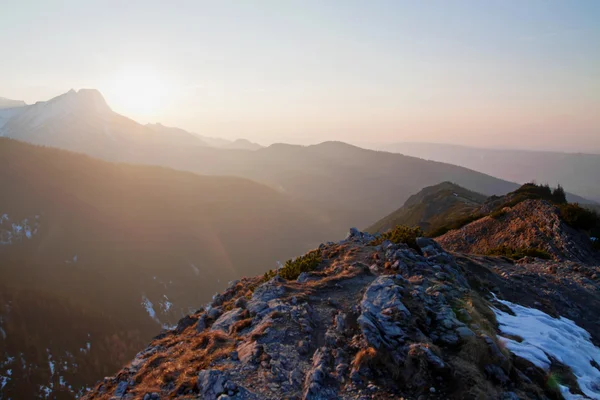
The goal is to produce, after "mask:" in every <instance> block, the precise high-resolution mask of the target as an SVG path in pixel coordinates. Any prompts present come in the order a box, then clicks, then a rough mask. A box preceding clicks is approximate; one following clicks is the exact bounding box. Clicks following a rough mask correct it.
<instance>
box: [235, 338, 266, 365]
mask: <svg viewBox="0 0 600 400" xmlns="http://www.w3.org/2000/svg"><path fill="white" fill-rule="evenodd" d="M263 352H264V347H263V345H261V344H258V343H256V342H246V343H242V344H241V345H239V346H238V348H237V353H238V358H239V359H240V361H241V362H242V363H243V364H249V363H256V362H257V361H258V357H260V355H262V353H263Z"/></svg>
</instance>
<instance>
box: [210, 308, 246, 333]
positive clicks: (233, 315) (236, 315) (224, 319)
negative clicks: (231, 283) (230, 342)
mask: <svg viewBox="0 0 600 400" xmlns="http://www.w3.org/2000/svg"><path fill="white" fill-rule="evenodd" d="M243 312H244V310H242V309H241V308H234V309H233V310H231V311H227V312H226V313H225V314H223V315H221V316H220V317H219V319H217V320H216V321H215V322H214V323H213V324H212V327H211V328H210V330H211V331H216V330H220V331H223V332H229V328H230V327H231V325H233V324H234V323H236V322H237V321H239V320H240V317H241V315H242V313H243Z"/></svg>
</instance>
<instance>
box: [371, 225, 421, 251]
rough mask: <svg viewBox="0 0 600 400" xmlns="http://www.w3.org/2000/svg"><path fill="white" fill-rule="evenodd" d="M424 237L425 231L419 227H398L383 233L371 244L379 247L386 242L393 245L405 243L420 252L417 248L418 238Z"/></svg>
mask: <svg viewBox="0 0 600 400" xmlns="http://www.w3.org/2000/svg"><path fill="white" fill-rule="evenodd" d="M422 236H423V231H422V230H421V228H419V227H418V226H417V227H414V228H409V227H408V226H404V225H398V226H396V227H395V228H394V229H390V230H389V231H387V232H385V233H382V234H381V235H380V236H379V237H377V238H376V239H375V240H373V241H372V242H371V243H369V244H370V245H371V246H378V245H380V244H381V243H383V242H384V241H386V240H389V241H390V242H392V243H405V244H407V245H408V247H410V248H413V249H415V250H417V251H420V250H419V246H417V238H418V237H422Z"/></svg>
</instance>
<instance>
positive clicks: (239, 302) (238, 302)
mask: <svg viewBox="0 0 600 400" xmlns="http://www.w3.org/2000/svg"><path fill="white" fill-rule="evenodd" d="M247 304H248V300H247V299H246V298H245V297H239V298H238V299H237V300H236V301H235V303H233V305H235V306H236V307H237V308H246V305H247Z"/></svg>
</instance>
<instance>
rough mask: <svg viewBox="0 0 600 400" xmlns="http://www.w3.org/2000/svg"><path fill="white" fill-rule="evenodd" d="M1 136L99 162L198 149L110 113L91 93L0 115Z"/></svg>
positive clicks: (188, 138)
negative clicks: (120, 156)
mask: <svg viewBox="0 0 600 400" xmlns="http://www.w3.org/2000/svg"><path fill="white" fill-rule="evenodd" d="M169 133H170V132H169ZM0 136H5V137H9V138H13V139H19V140H22V141H26V142H30V143H33V144H40V145H45V146H52V147H58V148H63V149H67V150H75V151H80V152H84V153H88V154H91V155H95V156H98V157H102V158H109V157H110V155H111V154H124V155H125V154H128V153H130V152H136V151H142V152H159V151H172V150H173V149H174V148H180V147H184V146H189V147H194V146H202V145H203V143H202V141H201V140H200V139H199V138H197V137H195V136H194V135H192V134H188V133H187V132H185V131H184V132H183V133H181V132H180V133H179V134H177V135H173V134H166V133H164V132H157V131H155V130H152V129H149V128H147V127H145V126H143V125H140V124H138V123H137V122H135V121H133V120H130V119H128V118H126V117H123V116H122V115H119V114H117V113H115V112H113V111H112V110H111V109H110V107H109V106H108V104H106V101H105V100H104V98H103V97H102V95H101V94H100V92H98V91H97V90H94V89H80V90H79V91H75V90H71V91H69V92H67V93H65V94H62V95H60V96H58V97H55V98H53V99H51V100H48V101H44V102H37V103H35V104H32V105H29V106H25V107H20V108H17V109H7V110H2V111H0Z"/></svg>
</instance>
